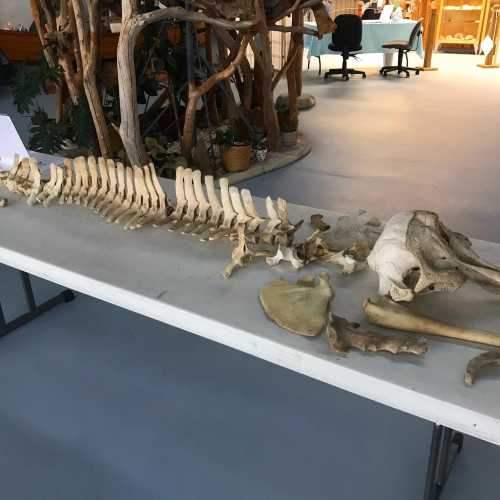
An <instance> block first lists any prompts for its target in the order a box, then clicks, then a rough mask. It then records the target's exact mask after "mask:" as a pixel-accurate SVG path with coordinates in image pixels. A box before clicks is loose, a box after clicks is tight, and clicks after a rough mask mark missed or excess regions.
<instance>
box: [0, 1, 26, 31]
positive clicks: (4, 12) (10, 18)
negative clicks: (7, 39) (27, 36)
mask: <svg viewBox="0 0 500 500" xmlns="http://www.w3.org/2000/svg"><path fill="white" fill-rule="evenodd" d="M9 22H11V23H13V24H24V25H25V26H28V27H29V26H30V25H31V23H32V22H33V17H32V16H31V7H30V2H29V0H0V27H2V28H3V27H4V26H5V25H6V24H7V23H9Z"/></svg>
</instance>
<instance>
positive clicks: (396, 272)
mask: <svg viewBox="0 0 500 500" xmlns="http://www.w3.org/2000/svg"><path fill="white" fill-rule="evenodd" d="M368 265H369V266H370V268H371V269H373V270H374V271H375V272H376V273H377V274H378V276H379V294H380V295H384V296H390V297H391V298H392V299H393V300H395V301H408V302H409V301H411V300H412V299H413V298H414V297H415V295H418V294H424V293H429V292H436V291H455V290H457V289H458V288H460V287H461V286H462V285H463V284H464V283H465V282H466V281H467V280H468V279H470V280H472V281H475V282H476V283H478V284H479V285H481V286H483V287H484V288H486V289H488V290H490V291H493V292H495V293H500V269H499V268H498V267H496V266H493V265H491V264H488V263H487V262H484V261H482V260H481V259H480V257H479V256H478V255H477V254H476V253H475V252H474V250H473V249H472V244H471V242H470V240H469V239H468V238H467V237H466V236H464V235H463V234H460V233H456V232H454V231H451V230H450V229H448V228H447V227H446V226H445V225H444V224H443V223H442V222H441V221H440V220H439V217H438V215H437V214H435V213H433V212H429V211H426V210H415V211H408V212H400V213H397V214H396V215H394V216H393V217H392V218H391V219H390V220H389V221H388V222H387V224H386V226H385V229H384V231H383V232H382V234H381V236H380V238H379V239H378V240H377V242H376V243H375V246H374V247H373V250H372V251H371V253H370V255H369V256H368Z"/></svg>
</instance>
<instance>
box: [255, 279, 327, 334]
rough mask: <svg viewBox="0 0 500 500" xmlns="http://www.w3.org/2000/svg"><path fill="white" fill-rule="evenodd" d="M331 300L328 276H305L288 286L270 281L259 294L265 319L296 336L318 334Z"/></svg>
mask: <svg viewBox="0 0 500 500" xmlns="http://www.w3.org/2000/svg"><path fill="white" fill-rule="evenodd" d="M333 297H334V291H333V289H332V287H331V286H330V280H329V276H328V274H326V273H321V274H320V275H319V276H318V278H317V279H315V278H314V277H311V276H308V277H305V278H302V279H300V280H298V281H297V282H296V283H289V282H288V281H285V280H275V281H271V282H270V283H268V284H267V285H265V286H264V287H263V288H262V290H261V292H260V302H261V304H262V307H263V308H264V311H265V312H266V314H267V315H268V316H269V318H270V319H271V320H272V321H274V322H275V323H276V324H277V325H279V326H280V327H282V328H284V329H286V330H288V331H290V332H293V333H297V334H299V335H305V336H308V337H314V336H316V335H319V334H320V333H321V332H322V331H323V330H324V329H325V327H326V324H327V322H328V308H329V305H330V301H331V300H332V299H333Z"/></svg>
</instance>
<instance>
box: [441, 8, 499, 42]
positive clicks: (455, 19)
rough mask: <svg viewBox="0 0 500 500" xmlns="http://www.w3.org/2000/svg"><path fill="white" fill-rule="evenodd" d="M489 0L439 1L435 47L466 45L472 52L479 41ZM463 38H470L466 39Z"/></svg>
mask: <svg viewBox="0 0 500 500" xmlns="http://www.w3.org/2000/svg"><path fill="white" fill-rule="evenodd" d="M488 1H489V0H483V1H482V2H481V3H480V4H479V3H478V2H477V1H473V2H470V1H468V0H441V5H440V9H439V20H438V36H437V40H438V41H437V45H438V46H439V45H466V46H469V47H471V48H472V49H473V50H474V51H476V50H477V49H478V45H479V43H480V41H481V32H482V27H483V18H484V14H485V5H486V3H487V2H488ZM457 35H460V37H457ZM465 36H469V37H472V38H469V39H466V38H465Z"/></svg>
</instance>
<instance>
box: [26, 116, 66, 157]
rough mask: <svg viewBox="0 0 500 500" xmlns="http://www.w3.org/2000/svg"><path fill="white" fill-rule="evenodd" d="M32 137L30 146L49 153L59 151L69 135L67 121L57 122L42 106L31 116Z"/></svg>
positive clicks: (35, 149) (34, 149)
mask: <svg viewBox="0 0 500 500" xmlns="http://www.w3.org/2000/svg"><path fill="white" fill-rule="evenodd" d="M30 132H31V139H30V142H29V148H30V149H32V150H33V151H40V152H43V153H47V154H54V153H57V152H58V151H59V150H60V149H61V147H62V144H63V141H64V139H65V138H66V137H67V126H66V124H65V123H63V122H60V123H56V121H55V120H53V119H50V118H49V115H48V114H47V113H46V112H45V111H44V110H43V109H41V108H38V109H36V110H35V112H34V113H33V116H32V118H31V130H30Z"/></svg>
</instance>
